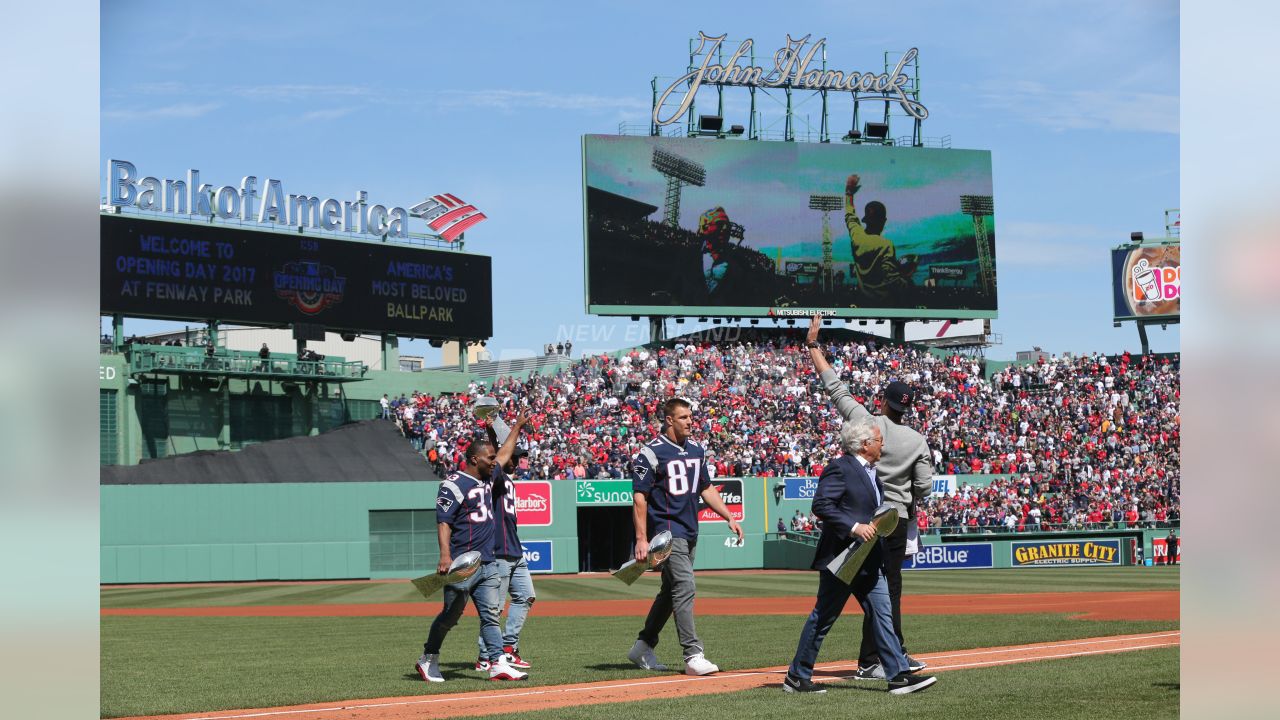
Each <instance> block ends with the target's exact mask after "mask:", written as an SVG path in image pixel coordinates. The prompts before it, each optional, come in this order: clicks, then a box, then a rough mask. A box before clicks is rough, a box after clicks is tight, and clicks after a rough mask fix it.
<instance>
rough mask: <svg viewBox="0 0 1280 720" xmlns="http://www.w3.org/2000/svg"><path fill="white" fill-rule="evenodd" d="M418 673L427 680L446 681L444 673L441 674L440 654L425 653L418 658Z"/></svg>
mask: <svg viewBox="0 0 1280 720" xmlns="http://www.w3.org/2000/svg"><path fill="white" fill-rule="evenodd" d="M416 667H417V668H418V674H419V675H421V676H422V679H423V680H426V681H427V682H444V675H441V674H440V655H439V654H434V655H423V656H422V657H420V658H418V664H417V666H416Z"/></svg>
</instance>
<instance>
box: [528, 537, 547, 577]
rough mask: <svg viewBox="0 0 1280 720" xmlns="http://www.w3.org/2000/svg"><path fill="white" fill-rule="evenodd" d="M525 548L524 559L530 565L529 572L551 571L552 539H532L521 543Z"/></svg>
mask: <svg viewBox="0 0 1280 720" xmlns="http://www.w3.org/2000/svg"><path fill="white" fill-rule="evenodd" d="M520 548H521V549H522V550H524V561H525V562H526V563H528V565H529V572H531V573H536V572H551V541H550V540H530V541H529V542H522V543H520Z"/></svg>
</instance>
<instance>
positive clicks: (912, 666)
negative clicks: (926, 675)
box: [904, 654, 929, 673]
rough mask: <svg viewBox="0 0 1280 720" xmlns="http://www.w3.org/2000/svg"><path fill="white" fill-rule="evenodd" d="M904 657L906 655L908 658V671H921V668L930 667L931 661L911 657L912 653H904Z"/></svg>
mask: <svg viewBox="0 0 1280 720" xmlns="http://www.w3.org/2000/svg"><path fill="white" fill-rule="evenodd" d="M904 657H906V659H907V672H913V673H915V672H920V671H921V670H923V669H925V668H927V667H929V663H927V662H925V661H923V660H917V659H915V658H913V657H911V656H910V655H905V654H904Z"/></svg>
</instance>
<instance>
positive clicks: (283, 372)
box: [126, 344, 369, 382]
mask: <svg viewBox="0 0 1280 720" xmlns="http://www.w3.org/2000/svg"><path fill="white" fill-rule="evenodd" d="M126 354H127V355H128V358H129V374H131V375H137V374H141V373H170V374H197V375H228V376H240V377H261V378H271V379H292V380H324V381H325V382H349V381H352V380H363V379H364V376H365V373H367V372H368V371H369V368H368V366H367V365H365V364H364V363H360V362H347V361H346V360H345V359H344V358H340V357H339V358H325V359H324V360H299V359H297V357H295V356H293V355H286V354H283V353H271V354H270V355H269V356H268V357H266V358H262V357H259V356H258V353H256V352H241V351H237V350H222V349H219V350H216V351H215V352H214V353H213V354H212V355H210V354H208V352H207V351H206V350H205V349H204V348H200V347H173V346H167V345H137V344H134V345H132V346H131V347H129V348H128V349H127V350H126Z"/></svg>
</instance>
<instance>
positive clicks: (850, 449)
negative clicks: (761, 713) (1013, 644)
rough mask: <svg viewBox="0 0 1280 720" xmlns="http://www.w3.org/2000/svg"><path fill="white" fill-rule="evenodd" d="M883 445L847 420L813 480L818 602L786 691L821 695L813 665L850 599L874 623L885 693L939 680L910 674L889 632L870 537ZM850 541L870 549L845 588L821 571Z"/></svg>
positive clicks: (888, 610) (867, 428)
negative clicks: (836, 451) (838, 452)
mask: <svg viewBox="0 0 1280 720" xmlns="http://www.w3.org/2000/svg"><path fill="white" fill-rule="evenodd" d="M883 444H884V440H883V438H882V437H881V435H880V428H878V427H876V425H875V424H873V423H872V422H870V421H862V422H846V423H845V424H844V425H843V426H842V427H841V428H840V446H841V448H842V449H843V450H844V455H842V456H840V457H838V458H836V459H835V460H833V461H832V462H831V463H830V464H828V465H827V467H826V469H825V470H823V471H822V476H821V477H820V478H818V489H817V492H816V493H815V494H814V496H813V512H814V513H815V514H816V515H817V516H818V517H819V518H821V519H822V536H821V537H820V538H819V539H818V550H817V552H816V553H815V554H814V558H813V565H812V566H811V567H812V568H813V569H814V570H817V571H818V573H819V574H818V601H817V603H816V604H815V605H814V607H813V612H811V613H809V619H808V620H806V621H805V624H804V630H803V631H802V632H801V633H800V644H799V646H798V647H797V648H796V655H795V658H793V659H792V661H791V667H789V668H788V669H787V676H786V678H785V679H784V680H783V682H782V688H783V690H785V691H787V692H801V693H823V692H826V689H825V688H821V687H818V686H817V685H816V684H814V682H813V680H812V678H813V664H814V662H815V661H816V660H817V659H818V651H819V650H820V649H821V648H822V641H823V640H824V639H825V638H826V637H827V633H828V632H830V630H831V627H832V626H833V625H834V624H835V622H836V619H837V618H839V617H840V613H841V612H842V611H843V610H844V605H845V602H846V601H848V599H849V595H851V594H852V595H853V596H854V597H856V598H857V599H858V604H859V605H861V606H862V612H864V613H866V614H867V616H868V617H871V618H874V622H873V623H872V629H873V634H874V636H875V643H876V647H877V649H878V651H879V654H880V661H881V663H883V665H884V670H885V677H886V678H888V680H889V692H890V693H892V694H894V695H905V694H907V693H912V692H915V691H917V690H923V689H924V688H926V687H929V686H930V685H932V684H934V683H935V682H937V680H938V679H937V678H935V677H930V676H927V675H913V674H912V673H911V670H910V669H909V667H908V663H907V658H906V655H905V654H904V653H903V652H902V645H901V644H900V643H899V642H898V635H897V633H895V632H894V629H893V609H892V606H891V605H890V602H889V588H888V585H887V584H886V583H885V578H884V555H885V553H884V549H883V547H882V546H881V543H880V539H879V538H878V537H877V536H876V531H875V528H874V527H872V526H871V524H870V523H871V519H872V517H873V516H874V515H875V513H876V508H877V507H879V506H880V504H881V503H882V502H883V501H884V490H883V486H882V485H881V484H880V482H879V480H878V479H877V478H876V474H875V464H876V461H877V460H879V459H880V448H881V446H882V445H883ZM855 540H857V541H859V542H871V543H875V546H874V547H873V548H872V549H871V552H870V554H869V555H868V556H867V559H866V562H864V563H863V565H862V569H861V570H859V572H858V575H857V577H855V578H854V580H853V584H852V585H846V584H845V583H844V581H843V580H841V579H840V578H838V577H836V576H835V575H833V574H832V573H831V571H830V570H828V569H827V565H828V564H829V563H830V562H831V561H832V560H833V559H835V557H836V556H837V555H839V554H840V553H841V552H842V551H844V549H845V548H847V547H849V545H851V544H852V543H853V542H854V541H855Z"/></svg>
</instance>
